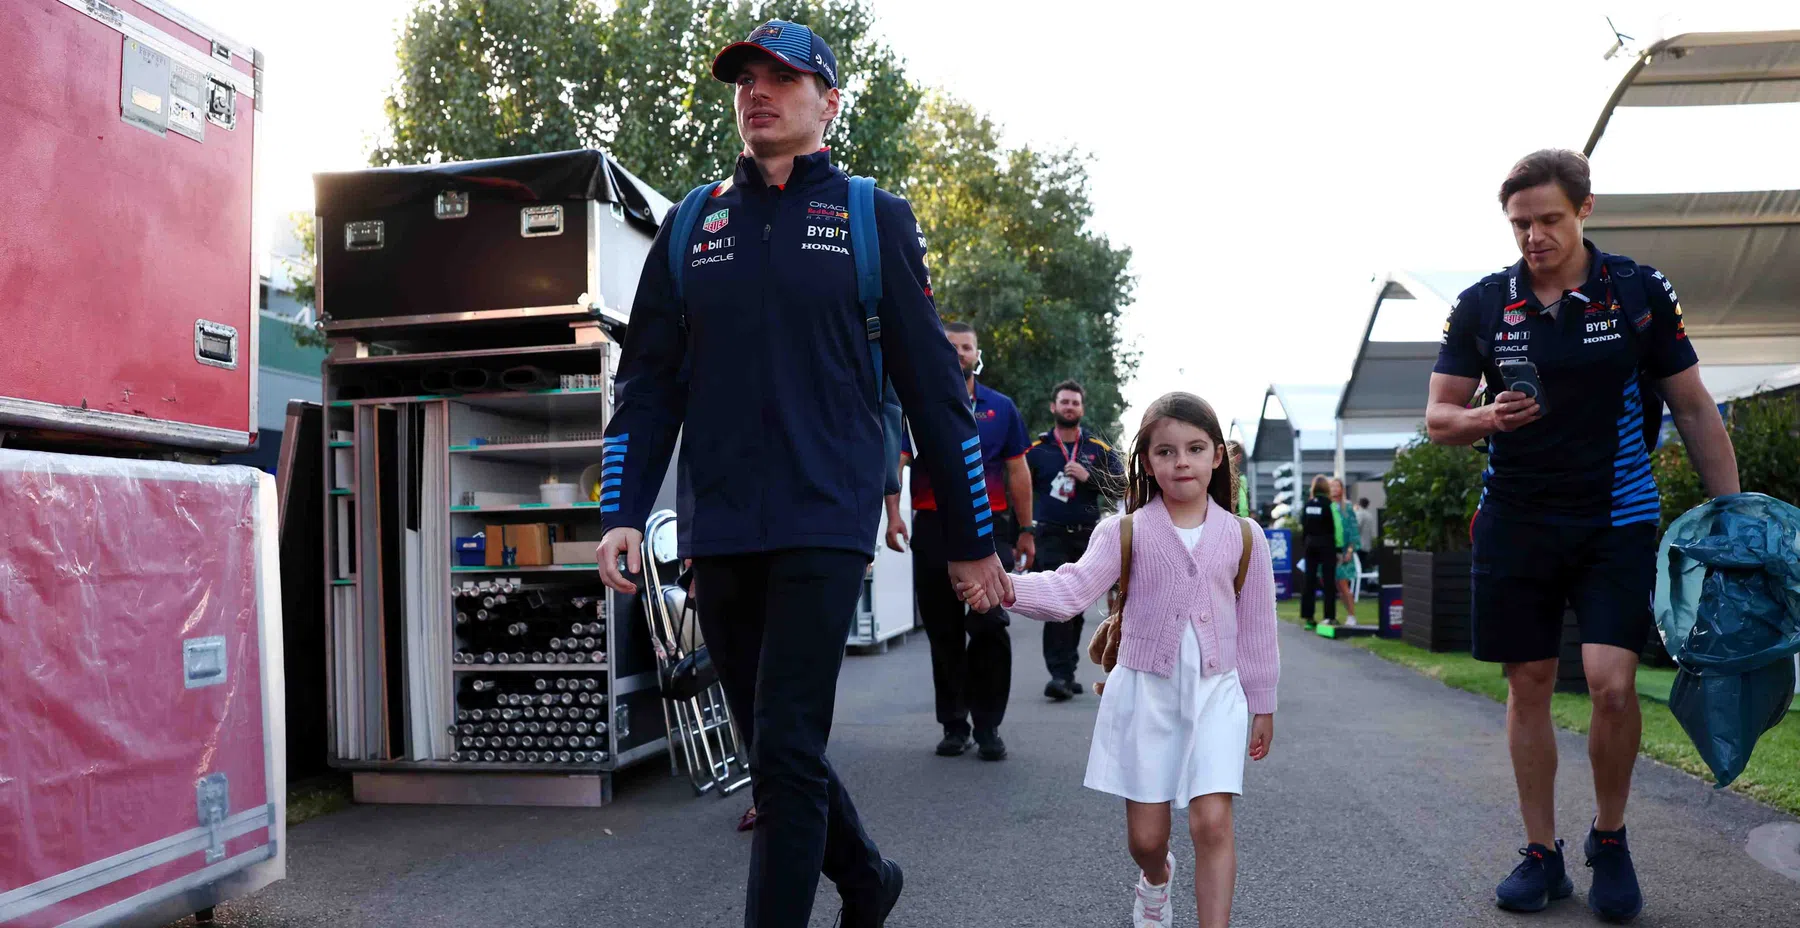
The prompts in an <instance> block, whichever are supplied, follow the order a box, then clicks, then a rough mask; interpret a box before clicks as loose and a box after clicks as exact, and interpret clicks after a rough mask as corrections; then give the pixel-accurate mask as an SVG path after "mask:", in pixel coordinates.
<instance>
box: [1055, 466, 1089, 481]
mask: <svg viewBox="0 0 1800 928" xmlns="http://www.w3.org/2000/svg"><path fill="white" fill-rule="evenodd" d="M1062 472H1063V473H1065V474H1068V475H1069V476H1071V477H1074V478H1075V480H1076V482H1078V483H1087V482H1088V478H1089V477H1091V476H1093V475H1092V474H1090V473H1088V469H1087V468H1085V467H1083V466H1081V462H1079V461H1070V462H1069V463H1067V464H1064V465H1063V470H1062Z"/></svg>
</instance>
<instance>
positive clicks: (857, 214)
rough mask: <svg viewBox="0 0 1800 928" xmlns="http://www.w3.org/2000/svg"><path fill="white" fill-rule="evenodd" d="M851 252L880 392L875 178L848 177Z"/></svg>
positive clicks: (876, 383) (878, 255) (877, 240)
mask: <svg viewBox="0 0 1800 928" xmlns="http://www.w3.org/2000/svg"><path fill="white" fill-rule="evenodd" d="M849 213H850V254H851V256H852V257H853V258H855V260H856V299H857V301H858V302H860V303H861V304H862V308H863V330H864V331H865V332H867V333H868V338H869V356H870V357H871V358H872V359H874V361H875V395H876V396H880V395H881V394H882V392H883V383H884V378H883V376H882V374H883V372H882V369H881V239H880V233H879V232H877V231H876V224H875V180H874V178H871V177H852V178H850V204H849Z"/></svg>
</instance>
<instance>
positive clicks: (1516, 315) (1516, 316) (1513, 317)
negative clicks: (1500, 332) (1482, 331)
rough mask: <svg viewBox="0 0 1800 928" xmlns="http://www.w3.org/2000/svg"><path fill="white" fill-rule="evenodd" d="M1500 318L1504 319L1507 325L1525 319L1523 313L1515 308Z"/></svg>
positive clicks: (1516, 323) (1515, 323)
mask: <svg viewBox="0 0 1800 928" xmlns="http://www.w3.org/2000/svg"><path fill="white" fill-rule="evenodd" d="M1500 318H1501V319H1503V320H1505V321H1506V324H1507V325H1518V324H1519V323H1521V322H1524V321H1525V314H1524V313H1523V312H1521V311H1519V310H1516V309H1515V310H1513V311H1512V312H1509V313H1506V314H1505V315H1502V316H1501V317H1500Z"/></svg>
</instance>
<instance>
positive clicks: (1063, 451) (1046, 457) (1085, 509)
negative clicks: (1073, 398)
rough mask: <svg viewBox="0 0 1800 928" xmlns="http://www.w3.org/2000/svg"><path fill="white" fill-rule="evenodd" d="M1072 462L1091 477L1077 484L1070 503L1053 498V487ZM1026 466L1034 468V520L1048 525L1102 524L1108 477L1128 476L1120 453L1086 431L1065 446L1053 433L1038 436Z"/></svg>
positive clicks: (1052, 431)
mask: <svg viewBox="0 0 1800 928" xmlns="http://www.w3.org/2000/svg"><path fill="white" fill-rule="evenodd" d="M1070 461H1078V462H1080V464H1081V466H1083V467H1085V468H1087V469H1088V472H1089V474H1090V475H1091V476H1089V477H1088V479H1087V480H1086V481H1085V482H1082V483H1077V484H1075V495H1074V496H1073V497H1072V498H1070V499H1069V500H1067V501H1064V500H1060V499H1057V498H1056V497H1054V496H1051V495H1050V483H1051V481H1053V480H1055V479H1056V475H1057V474H1060V473H1062V470H1063V468H1064V467H1066V466H1068V464H1069V462H1070ZM1025 464H1026V466H1028V467H1030V468H1031V489H1032V492H1033V499H1034V500H1035V501H1034V502H1033V503H1032V504H1031V515H1032V518H1033V519H1035V520H1037V521H1038V522H1043V523H1046V524H1049V525H1088V526H1091V525H1093V524H1094V523H1096V522H1099V521H1100V488H1101V485H1102V483H1103V482H1104V481H1105V480H1106V477H1107V476H1108V475H1111V476H1113V477H1115V478H1116V477H1123V476H1125V468H1124V467H1123V466H1122V465H1121V464H1120V463H1119V455H1118V452H1116V451H1114V450H1113V447H1112V446H1111V445H1109V444H1107V443H1106V442H1103V441H1101V440H1100V439H1098V438H1095V437H1094V435H1093V433H1091V432H1089V431H1088V430H1087V429H1085V428H1083V429H1082V430H1081V437H1080V438H1079V439H1077V440H1075V441H1073V442H1066V441H1063V440H1061V439H1059V438H1057V437H1056V430H1054V429H1052V430H1050V431H1048V432H1045V433H1044V434H1042V435H1039V436H1038V440H1037V441H1036V442H1034V443H1032V446H1031V450H1029V451H1027V452H1025Z"/></svg>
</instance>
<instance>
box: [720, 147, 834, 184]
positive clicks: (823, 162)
mask: <svg viewBox="0 0 1800 928" xmlns="http://www.w3.org/2000/svg"><path fill="white" fill-rule="evenodd" d="M838 173H839V171H838V169H837V168H836V167H835V166H834V165H832V163H831V149H829V148H821V149H819V150H818V151H815V152H813V153H812V154H810V155H801V156H799V157H797V158H795V159H794V172H793V173H792V174H789V175H788V179H787V183H786V184H784V185H782V189H784V190H785V189H788V188H790V187H795V188H797V187H804V186H806V185H808V184H814V183H818V182H819V181H821V180H825V179H828V178H831V177H833V176H836V175H837V174H838ZM731 179H732V185H733V186H737V187H743V188H745V189H747V190H757V191H761V190H766V189H767V188H768V186H769V185H768V184H767V183H765V182H764V181H763V176H762V170H761V169H760V168H758V167H757V166H756V159H755V158H752V157H750V156H749V155H738V160H737V169H736V170H735V171H734V172H733V173H732V175H731Z"/></svg>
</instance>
